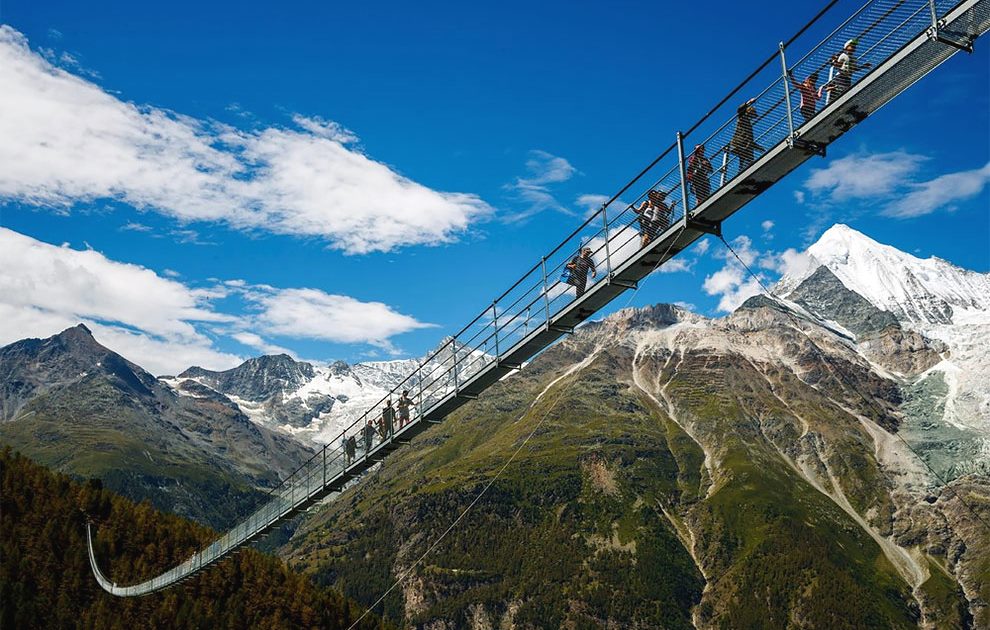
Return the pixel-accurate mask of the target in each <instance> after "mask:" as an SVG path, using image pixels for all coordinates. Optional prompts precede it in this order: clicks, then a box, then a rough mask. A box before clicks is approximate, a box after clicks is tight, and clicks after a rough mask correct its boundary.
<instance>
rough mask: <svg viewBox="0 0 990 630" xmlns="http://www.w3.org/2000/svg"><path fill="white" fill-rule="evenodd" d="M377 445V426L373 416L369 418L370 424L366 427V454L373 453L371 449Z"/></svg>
mask: <svg viewBox="0 0 990 630" xmlns="http://www.w3.org/2000/svg"><path fill="white" fill-rule="evenodd" d="M374 443H375V425H374V421H372V419H371V416H368V422H367V424H365V425H364V452H365V454H368V453H370V452H371V447H372V446H373V445H374Z"/></svg>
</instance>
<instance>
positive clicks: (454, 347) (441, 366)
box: [273, 0, 905, 491]
mask: <svg viewBox="0 0 990 630" xmlns="http://www.w3.org/2000/svg"><path fill="white" fill-rule="evenodd" d="M837 1H838V0H833V1H832V2H830V3H829V4H827V5H826V6H825V7H823V8H822V9H821V10H820V11H819V13H818V14H817V15H816V16H815V17H814V18H812V19H811V20H810V21H809V22H807V23H806V24H805V25H804V27H802V28H801V29H800V30H799V31H798V32H797V33H796V34H795V35H794V36H792V37H791V38H790V39H788V41H787V42H786V43H785V44H784V46H785V47H786V46H788V45H790V44H792V43H793V42H794V41H795V40H796V39H797V38H798V37H800V36H801V35H802V34H803V33H805V32H806V31H807V30H808V29H809V28H811V26H812V25H813V24H814V23H815V22H817V20H819V19H820V18H821V17H822V16H823V15H824V14H825V13H826V12H828V11H829V10H830V9H831V8H832V7H833V6H834V5H835V4H836V3H837ZM904 1H905V0H898V1H897V2H895V3H894V4H893V6H891V7H888V8H886V11H885V13H884V14H883V15H881V16H880V17H878V18H874V19H873V21H872V23H871V24H870V25H869V26H868V27H866V28H865V29H863V30H862V31H860V36H861V37H862V36H865V35H866V34H868V33H869V32H871V31H872V30H874V29H875V28H876V27H877V26H878V25H879V24H880V23H881V22H882V21H883V20H884V19H886V17H888V16H889V15H890V14H891V13H892V12H893V11H894V10H895V9H896V8H898V7H900V6H901V5H903V4H904ZM880 4H881V3H879V2H875V0H874V1H872V2H867V3H866V4H865V5H864V6H863V7H862V8H861V9H860V10H859V11H857V12H856V14H854V17H855V15H859V14H860V13H861V12H862V11H863V10H864V9H866V8H868V7H871V6H876V5H880ZM851 20H852V18H850V19H849V20H847V21H846V22H845V23H844V24H848V23H850V21H851ZM840 28H841V27H840ZM838 30H840V29H836V31H833V35H834V34H835V33H836V32H838ZM830 37H831V35H830ZM823 44H824V42H823ZM820 48H821V45H820V46H818V47H816V48H815V50H818V49H820ZM810 54H811V53H809V55H810ZM776 58H777V54H776V53H775V54H773V55H771V56H769V57H768V58H767V60H766V61H764V62H763V63H762V64H761V65H760V66H759V67H758V68H757V69H756V70H755V71H753V72H752V73H750V75H749V76H748V77H746V79H744V80H743V81H742V82H741V83H740V84H739V85H737V86H736V87H735V88H733V89H732V90H730V92H729V93H728V94H727V95H726V96H725V97H723V99H722V100H721V101H720V102H719V103H718V104H717V105H716V106H715V107H713V108H712V109H711V110H709V112H708V113H706V114H705V115H704V116H703V117H702V118H701V119H699V120H698V121H697V122H696V123H695V124H694V125H692V127H691V128H690V129H689V131H688V132H687V133H691V132H693V131H694V130H696V129H697V128H698V127H699V126H700V125H701V124H703V123H704V122H705V121H706V120H707V119H708V118H709V117H710V116H711V115H713V114H714V113H715V112H716V111H717V110H718V109H720V108H721V107H722V106H723V105H724V104H725V103H727V102H728V101H729V100H730V99H731V98H732V97H733V96H735V95H736V94H738V92H739V91H740V90H741V89H742V88H743V87H744V86H745V85H746V84H747V83H748V82H749V81H751V80H752V79H753V78H754V77H756V76H757V75H758V74H759V73H760V72H761V71H762V70H764V69H765V68H766V67H767V66H768V65H769V64H770V63H772V62H773V60H774V59H776ZM802 60H803V59H802ZM826 65H828V62H825V63H823V64H822V65H821V66H820V68H821V67H825V66H826ZM779 81H781V79H777V80H775V82H774V84H776V83H777V82H779ZM774 84H772V85H771V86H770V88H772V87H773V85H774ZM770 88H767V89H770ZM765 92H766V90H765V91H764V93H765ZM781 102H783V99H781V100H779V101H778V102H777V103H776V104H775V105H772V106H770V107H769V109H766V110H765V111H764V112H763V113H761V114H760V115H759V116H758V117H757V119H756V121H755V122H759V121H760V120H762V119H764V118H765V117H766V116H768V115H769V114H770V113H771V112H772V111H774V110H775V109H776V108H777V107H779V105H780V103H781ZM783 120H784V119H783V118H782V119H781V120H778V121H777V122H775V123H773V125H772V126H771V127H770V128H769V129H767V130H766V131H764V132H762V134H761V138H762V137H763V136H764V135H766V134H769V133H770V132H771V131H773V130H774V129H775V128H776V127H778V126H779V125H780V124H782V122H783ZM731 122H732V120H729V121H728V122H727V123H725V124H724V125H722V127H721V128H720V129H725V128H726V127H727V126H728V125H729V124H731ZM685 135H687V134H685ZM759 139H760V138H758V139H757V140H759ZM726 146H727V145H726ZM726 146H723V147H722V148H721V149H719V150H718V151H716V152H714V153H713V155H715V154H718V153H720V152H721V151H723V150H725V148H726ZM674 148H676V143H675V144H673V145H671V146H670V147H668V148H667V149H666V150H665V151H664V152H662V153H661V154H660V156H658V157H657V158H656V159H655V160H654V161H653V162H651V164H650V165H649V166H648V167H647V168H645V169H643V170H642V171H641V172H640V173H639V174H638V175H637V176H636V177H634V178H633V179H632V180H630V182H628V183H627V184H626V185H625V186H624V187H623V188H622V189H621V190H620V191H619V192H618V193H616V194H615V195H613V197H612V198H611V199H610V200H609V201H608V202H606V204H605V206H606V207H607V206H608V205H609V204H611V203H613V202H614V201H615V200H617V199H618V198H619V197H620V196H621V195H622V194H623V193H624V192H625V191H627V190H628V189H629V188H631V187H632V186H633V185H634V184H635V183H636V182H637V181H638V180H639V179H641V178H642V177H643V175H645V174H646V173H647V172H649V170H651V169H652V168H653V167H654V166H655V165H656V164H657V163H659V162H660V161H661V160H662V159H663V158H664V157H666V156H667V155H669V154H670V152H671V151H672V150H673V149H674ZM725 170H727V166H723V167H719V171H723V172H724V171H725ZM673 171H674V169H672V170H671V172H669V173H668V174H667V175H666V176H664V177H667V176H670V175H671V174H672V173H673ZM662 179H663V178H661V180H662ZM659 183H660V182H659V181H658V183H657V184H654V186H657V185H659ZM720 188H721V186H720ZM644 195H645V193H644ZM642 197H643V195H640V197H639V198H642ZM631 207H632V205H629V206H627V207H626V208H625V209H624V210H623V211H622V213H620V215H619V216H624V215H625V213H626V212H627V211H628V210H629V209H631ZM597 218H598V213H595V214H594V215H592V216H591V217H589V218H588V219H587V220H585V221H584V222H583V223H582V224H581V225H580V226H579V227H578V228H577V229H575V230H574V231H573V232H572V233H571V234H570V235H569V236H568V237H567V238H566V239H564V240H563V241H562V242H561V243H560V244H559V245H558V246H557V247H556V248H555V249H554V250H552V251H551V252H550V254H549V255H550V256H552V255H554V254H555V253H557V252H558V251H560V249H562V248H563V247H564V246H565V245H566V244H567V242H568V241H569V240H570V239H572V238H574V237H575V236H578V235H579V234H580V233H581V231H582V230H583V229H584V228H586V227H587V226H588V225H590V224H591V223H592V221H594V220H596V219H597ZM613 222H614V219H613ZM606 238H607V234H606ZM600 249H601V247H599V250H600ZM661 261H662V258H661ZM563 264H564V263H563V262H562V263H559V264H558V266H557V268H556V269H559V268H560V267H562V266H563ZM657 266H658V265H655V266H654V270H655V268H656V267H657ZM538 267H539V265H536V266H534V267H533V268H532V269H530V271H529V272H527V273H526V274H525V275H524V276H523V277H521V278H520V279H519V280H518V281H517V282H516V283H515V284H513V285H512V286H511V287H510V288H509V289H508V290H507V291H505V293H503V294H502V296H501V297H502V298H504V297H506V296H507V295H509V294H510V293H511V292H512V291H513V290H514V289H515V288H517V287H518V286H519V285H520V284H521V283H522V282H523V281H525V279H526V278H527V277H528V276H529V275H531V274H532V273H533V272H534V271H535V270H536V269H537V268H538ZM556 284H557V283H556V282H555V285H556ZM538 300H539V297H537V298H535V299H534V300H533V301H531V302H530V304H529V305H527V306H532V305H533V304H534V303H535V302H536V301H538ZM555 300H556V298H555ZM518 302H519V299H517V300H516V302H514V303H513V304H512V305H511V306H514V305H515V304H517V303H518ZM511 306H510V308H511ZM488 311H489V309H486V310H485V311H483V312H482V313H481V314H479V315H478V316H477V317H476V318H475V319H474V320H472V322H471V323H469V324H468V325H467V326H465V327H464V329H463V330H462V331H460V332H459V333H458V334H457V335H455V336H454V337H453V338H452V339H451V341H449V342H448V343H447V344H446V345H445V346H443V347H441V348H439V349H438V350H437V351H435V352H434V354H433V355H431V356H430V357H427V358H426V359H425V360H424V362H423V366H426V365H428V364H430V362H431V361H432V362H434V364H433V366H432V368H431V369H430V370H429V371H428V372H427V374H426V376H427V377H433V376H434V375H435V374H436V373H437V372H438V371H439V372H441V373H440V374H439V375H438V376H436V377H435V378H433V379H432V380H431V381H430V382H429V383H428V384H427V385H426V386H425V387H426V388H429V387H432V386H434V385H436V384H437V383H438V382H440V381H441V380H443V379H444V377H448V378H449V374H450V372H451V371H452V368H450V367H446V366H445V364H446V363H447V361H446V360H442V361H439V362H437V361H436V359H437V357H438V356H439V355H440V354H441V353H442V352H444V351H445V350H447V349H448V348H450V349H451V354H452V355H454V356H453V357H452V358H453V360H454V362H455V363H456V362H457V360H456V355H457V352H458V341H457V337H459V336H460V335H461V334H463V333H465V332H467V331H468V330H469V329H470V327H471V326H473V325H474V324H475V323H477V322H478V321H479V320H481V319H482V318H483V317H484V316H485V314H486V313H487V312H488ZM488 325H489V324H486V327H487V326H488ZM516 329H518V326H517V327H516ZM498 332H499V330H498V329H496V330H495V332H494V333H493V334H491V335H489V336H488V337H487V338H486V339H485V340H484V341H485V342H487V341H490V340H491V339H492V338H493V337H494V338H496V339H497V336H498ZM479 334H482V332H481V331H479V332H478V333H475V335H474V336H473V337H472V338H471V340H469V341H468V343H470V341H473V340H474V339H476V338H477V336H478V335H479ZM461 343H462V347H463V345H466V344H464V342H461ZM480 347H481V344H479V348H480ZM471 350H472V349H471V348H468V351H469V352H470V351H471ZM423 366H421V367H423ZM457 371H458V372H459V370H457ZM412 376H415V375H411V376H410V377H408V378H407V379H406V380H404V381H403V382H402V383H400V384H399V386H397V387H396V391H392V392H389V393H388V394H387V395H386V396H385V397H383V398H382V400H380V401H379V402H378V403H377V404H376V405H374V406H372V408H371V409H369V411H368V412H366V413H365V414H363V415H362V416H360V417H359V418H358V419H357V420H355V421H354V422H352V423H351V425H349V426H348V427H346V428H345V429H344V430H343V431H342V432H341V434H340V435H339V436H338V439H341V438H344V437H345V436H346V433H347V432H348V431H350V430H352V429H354V427H356V426H359V425H363V424H365V423H366V421H367V418H368V416H369V414H371V413H372V412H373V411H375V410H376V409H377V408H378V406H380V405H382V404H383V403H384V401H385V399H386V398H388V397H390V396H394V395H396V393H397V391H398V390H399V389H400V388H402V387H408V386H410V380H411V378H412ZM421 378H422V375H421ZM441 393H442V392H441ZM331 443H333V442H331ZM321 450H322V449H321ZM320 455H321V452H319V451H318V452H317V453H315V454H314V455H313V456H312V458H311V460H310V461H307V462H306V463H304V464H303V465H302V466H300V468H299V469H297V471H294V473H293V474H290V475H289V477H288V478H286V480H284V481H283V483H282V484H280V486H278V488H276V489H273V491H274V490H277V489H279V488H283V487H284V486H285V485H286V484H285V482H287V481H291V480H292V479H293V478H294V477H295V474H296V472H299V471H301V470H303V469H304V468H305V467H306V466H308V465H310V464H311V463H312V461H314V460H316V458H317V457H319V456H320ZM338 455H339V454H338ZM335 459H336V457H335Z"/></svg>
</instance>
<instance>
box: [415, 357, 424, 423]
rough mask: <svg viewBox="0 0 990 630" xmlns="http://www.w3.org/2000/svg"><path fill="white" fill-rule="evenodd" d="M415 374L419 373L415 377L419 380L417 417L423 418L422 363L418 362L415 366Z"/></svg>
mask: <svg viewBox="0 0 990 630" xmlns="http://www.w3.org/2000/svg"><path fill="white" fill-rule="evenodd" d="M416 374H418V375H419V378H418V379H417V380H418V381H419V419H420V420H422V419H423V364H422V363H420V364H419V365H418V366H417V367H416Z"/></svg>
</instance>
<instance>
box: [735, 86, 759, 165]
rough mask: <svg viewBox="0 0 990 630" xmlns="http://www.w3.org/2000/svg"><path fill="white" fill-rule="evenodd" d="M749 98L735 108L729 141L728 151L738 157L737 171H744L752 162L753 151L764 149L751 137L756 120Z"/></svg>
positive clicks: (752, 100)
mask: <svg viewBox="0 0 990 630" xmlns="http://www.w3.org/2000/svg"><path fill="white" fill-rule="evenodd" d="M755 102H756V99H755V98H751V99H749V100H748V101H746V102H745V103H743V104H742V105H740V106H739V107H738V108H736V131H735V133H734V134H732V140H731V141H730V142H729V153H731V154H732V155H734V156H736V157H738V158H739V172H742V171H745V170H746V169H747V168H749V165H750V164H752V163H753V159H754V152H755V151H761V152H762V151H766V149H764V148H763V147H761V146H760V145H758V144H756V140H755V139H754V138H753V121H755V120H756V108H755V107H753V103H755Z"/></svg>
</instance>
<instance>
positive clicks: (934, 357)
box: [859, 325, 949, 376]
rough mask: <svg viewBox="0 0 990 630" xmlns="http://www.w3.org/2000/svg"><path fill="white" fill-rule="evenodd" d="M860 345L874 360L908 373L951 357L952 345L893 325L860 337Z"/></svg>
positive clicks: (889, 367)
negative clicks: (950, 349) (949, 346)
mask: <svg viewBox="0 0 990 630" xmlns="http://www.w3.org/2000/svg"><path fill="white" fill-rule="evenodd" d="M859 348H860V350H861V351H862V352H863V354H864V355H866V356H867V357H868V358H869V359H870V360H871V361H874V362H875V363H877V364H878V365H881V366H883V367H884V368H886V369H888V370H891V371H893V372H896V373H898V374H902V375H905V376H916V375H918V374H921V373H922V372H924V371H925V370H927V369H928V368H930V367H932V366H934V365H937V364H938V363H939V362H940V361H941V360H942V359H943V358H947V357H948V356H949V355H948V352H949V349H948V347H947V346H946V345H945V344H944V343H942V342H941V341H938V340H937V339H928V338H927V337H925V336H924V335H922V334H921V333H918V332H916V331H913V330H905V329H903V328H901V326H900V325H892V326H888V327H886V328H884V329H883V330H880V331H879V332H874V333H869V334H866V335H864V336H863V337H860V339H859Z"/></svg>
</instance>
